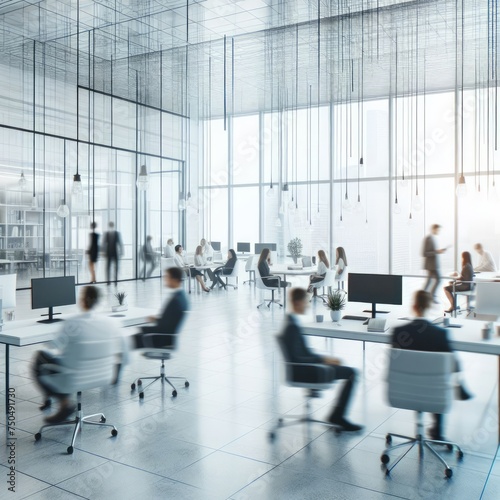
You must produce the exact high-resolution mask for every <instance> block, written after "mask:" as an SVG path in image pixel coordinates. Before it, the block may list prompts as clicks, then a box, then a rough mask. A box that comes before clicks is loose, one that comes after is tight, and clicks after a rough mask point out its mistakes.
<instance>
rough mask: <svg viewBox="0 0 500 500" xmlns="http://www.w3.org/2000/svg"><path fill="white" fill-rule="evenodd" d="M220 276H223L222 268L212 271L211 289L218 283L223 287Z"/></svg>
mask: <svg viewBox="0 0 500 500" xmlns="http://www.w3.org/2000/svg"><path fill="white" fill-rule="evenodd" d="M221 274H224V267H223V266H222V267H218V268H217V269H215V270H214V271H213V276H214V278H215V279H214V280H212V281H213V284H212V287H214V286H215V285H216V284H217V283H219V285H221V286H224V285H225V283H224V281H222V278H221V277H220V275H221Z"/></svg>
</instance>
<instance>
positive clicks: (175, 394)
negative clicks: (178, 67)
mask: <svg viewBox="0 0 500 500" xmlns="http://www.w3.org/2000/svg"><path fill="white" fill-rule="evenodd" d="M172 397H173V398H176V397H177V391H176V390H175V389H174V390H173V391H172Z"/></svg>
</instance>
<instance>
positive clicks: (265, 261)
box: [257, 248, 291, 288]
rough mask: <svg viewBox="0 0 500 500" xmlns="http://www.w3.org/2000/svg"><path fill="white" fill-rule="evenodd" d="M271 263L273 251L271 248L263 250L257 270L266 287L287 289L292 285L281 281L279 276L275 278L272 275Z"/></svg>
mask: <svg viewBox="0 0 500 500" xmlns="http://www.w3.org/2000/svg"><path fill="white" fill-rule="evenodd" d="M270 262H271V250H269V248H263V249H262V252H260V257H259V262H258V264H257V269H258V271H259V274H260V277H261V278H262V281H263V283H264V285H266V286H269V287H271V288H273V287H277V286H280V287H281V288H286V287H287V286H290V285H291V284H290V283H288V281H281V280H280V278H279V276H274V275H272V274H271V268H270V267H269V264H270Z"/></svg>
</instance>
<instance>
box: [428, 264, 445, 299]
mask: <svg viewBox="0 0 500 500" xmlns="http://www.w3.org/2000/svg"><path fill="white" fill-rule="evenodd" d="M427 274H428V277H427V283H426V284H425V286H424V290H425V291H426V292H427V290H428V288H429V287H430V286H431V283H432V280H434V286H433V287H432V290H431V292H430V293H431V295H432V296H433V297H435V296H436V290H437V288H438V286H439V282H440V281H441V276H440V275H439V270H438V269H434V270H428V271H427Z"/></svg>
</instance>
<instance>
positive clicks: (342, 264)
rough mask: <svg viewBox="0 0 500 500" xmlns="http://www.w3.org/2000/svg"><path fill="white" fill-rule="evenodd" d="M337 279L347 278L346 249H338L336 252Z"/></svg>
mask: <svg viewBox="0 0 500 500" xmlns="http://www.w3.org/2000/svg"><path fill="white" fill-rule="evenodd" d="M335 266H336V268H335V279H336V280H341V279H342V278H345V275H344V269H345V268H346V267H347V257H346V254H345V250H344V247H337V249H336V250H335Z"/></svg>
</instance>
